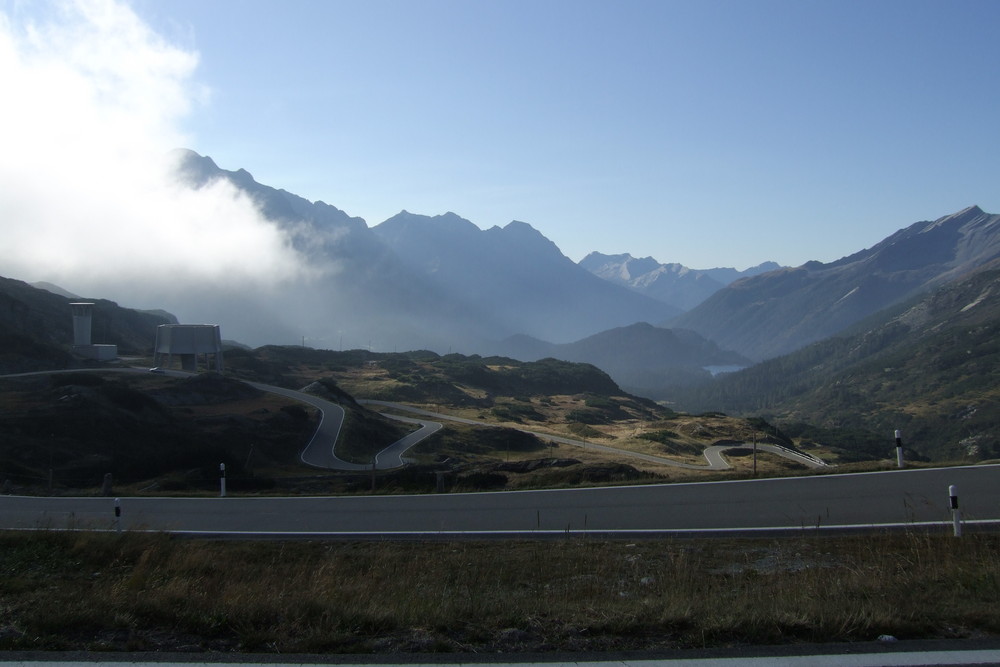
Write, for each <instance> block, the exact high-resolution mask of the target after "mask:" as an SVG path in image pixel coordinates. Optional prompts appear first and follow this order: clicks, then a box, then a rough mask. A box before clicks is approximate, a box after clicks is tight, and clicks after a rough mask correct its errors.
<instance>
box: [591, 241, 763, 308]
mask: <svg viewBox="0 0 1000 667" xmlns="http://www.w3.org/2000/svg"><path fill="white" fill-rule="evenodd" d="M580 266H582V267H583V268H585V269H587V270H588V271H590V272H591V273H593V274H594V275H596V276H599V277H601V278H604V279H605V280H607V281H609V282H612V283H615V284H616V285H623V286H625V287H628V288H630V289H632V290H634V291H636V292H639V293H640V294H645V295H647V296H651V297H653V298H654V299H657V300H658V301H663V302H664V303H668V304H670V305H672V306H675V307H677V308H679V309H680V310H683V311H687V310H690V309H692V308H694V307H695V306H697V305H698V304H699V303H701V302H702V301H704V300H705V299H707V298H708V297H710V296H712V295H713V294H715V293H716V292H718V291H719V290H720V289H722V288H723V287H725V286H726V285H728V284H730V283H732V282H734V281H736V280H739V279H740V278H746V277H749V276H755V275H757V274H760V273H766V272H768V271H774V270H776V269H780V268H781V266H779V265H778V264H777V263H776V262H764V263H763V264H759V265H757V266H754V267H751V268H749V269H746V270H745V271H737V270H736V269H733V268H716V269H703V270H699V269H690V268H688V267H686V266H684V265H683V264H676V263H672V264H661V263H660V262H658V261H657V260H655V259H653V258H652V257H643V258H641V259H637V258H635V257H633V256H632V255H629V254H627V253H626V254H622V255H605V254H603V253H600V252H596V251H595V252H592V253H590V254H589V255H587V256H586V257H584V258H583V259H581V260H580Z"/></svg>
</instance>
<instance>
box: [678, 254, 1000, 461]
mask: <svg viewBox="0 0 1000 667" xmlns="http://www.w3.org/2000/svg"><path fill="white" fill-rule="evenodd" d="M998 373H1000V260H995V261H993V262H989V263H987V264H985V265H983V266H981V267H979V268H977V269H975V270H973V271H971V272H970V273H968V274H966V275H964V276H963V277H961V278H957V279H955V280H951V281H947V282H944V283H942V284H939V285H938V286H936V287H935V288H933V289H931V290H929V291H926V292H922V293H920V294H917V295H915V296H912V297H911V298H909V299H906V300H904V301H901V302H899V303H897V304H895V305H894V306H891V307H889V308H885V309H883V310H881V311H879V312H878V313H876V314H874V315H872V316H870V317H868V318H866V319H864V320H862V321H860V322H858V323H856V324H854V325H853V326H852V327H850V328H848V329H847V330H844V331H842V332H841V333H840V334H839V335H837V336H834V337H831V338H827V339H825V340H822V341H819V342H816V343H813V344H812V345H808V346H806V347H804V348H802V349H800V350H797V351H795V352H792V353H790V354H787V355H784V356H781V357H776V358H774V359H770V360H767V361H765V362H762V363H759V364H756V365H754V366H751V367H750V368H747V369H745V370H742V371H739V372H736V373H732V374H727V375H725V376H722V377H720V378H718V379H717V380H716V381H715V382H713V383H711V384H706V385H702V386H701V387H699V388H697V389H694V390H692V391H689V392H687V393H686V395H684V396H678V397H677V398H679V400H680V404H681V405H682V406H683V407H685V408H687V409H691V410H696V411H698V410H706V409H710V410H723V411H728V412H732V413H744V414H746V413H753V414H764V415H780V416H781V419H783V420H784V421H785V422H786V423H796V422H798V423H800V424H809V425H810V426H809V427H808V429H805V428H803V429H802V430H801V432H799V433H797V435H803V434H807V433H811V434H813V435H814V437H818V438H820V439H822V438H823V435H824V432H825V431H827V430H829V429H838V430H839V431H841V433H843V432H844V431H853V432H855V433H858V434H864V433H876V434H881V438H880V439H875V440H874V441H872V440H870V439H867V438H865V437H864V436H860V437H859V440H858V442H856V443H855V446H854V449H855V450H861V451H864V450H866V449H867V450H868V451H867V452H866V453H867V454H869V455H873V454H874V455H878V454H879V453H881V455H883V456H884V455H886V453H887V452H888V450H889V449H890V448H891V444H890V443H891V439H892V435H893V432H894V431H895V430H896V429H901V430H902V432H903V437H904V440H905V442H906V443H907V446H908V447H913V448H914V449H917V450H919V451H920V452H921V453H923V454H925V455H928V456H931V457H933V458H937V459H950V460H969V459H971V460H981V459H990V458H997V457H1000V436H998V435H997V434H998V433H1000V381H998V380H1000V378H998ZM784 430H785V432H786V433H789V434H792V433H793V431H792V429H791V428H785V429H784ZM841 437H843V436H841ZM865 443H867V444H865Z"/></svg>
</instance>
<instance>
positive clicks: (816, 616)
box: [0, 533, 1000, 653]
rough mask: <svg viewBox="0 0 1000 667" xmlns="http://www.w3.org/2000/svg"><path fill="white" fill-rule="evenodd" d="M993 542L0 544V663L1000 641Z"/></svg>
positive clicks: (916, 537) (120, 539)
mask: <svg viewBox="0 0 1000 667" xmlns="http://www.w3.org/2000/svg"><path fill="white" fill-rule="evenodd" d="M998 547H1000V536H997V535H988V534H976V535H971V536H967V537H965V538H962V539H954V538H951V537H948V536H944V535H929V534H923V533H914V534H907V535H881V536H875V537H872V536H866V537H837V538H818V537H817V538H810V537H802V538H789V539H783V540H763V539H757V540H702V541H695V540H650V541H642V542H638V543H635V544H628V543H625V542H616V541H593V540H586V539H568V540H563V541H518V542H428V543H422V542H409V543H386V542H355V543H348V542H333V543H324V542H287V543H283V542H263V543H252V542H202V541H185V540H174V539H171V538H169V537H166V536H162V535H144V534H127V533H126V534H123V535H113V534H83V533H80V534H70V533H36V534H31V535H25V534H23V533H22V534H0V608H2V609H3V616H2V621H0V649H8V650H9V649H90V650H225V651H228V650H242V651H280V652H329V653H334V652H382V653H387V652H400V651H402V652H432V651H441V652H443V651H489V652H496V651H551V650H569V651H577V650H644V649H648V650H652V649H665V648H676V647H693V646H724V645H733V644H773V643H783V642H824V641H855V640H872V639H875V638H876V637H878V636H879V635H881V634H891V635H895V636H897V637H899V638H930V637H969V636H982V635H989V634H995V633H998V632H1000V611H998V609H997V606H996V601H997V600H998V599H1000V549H998Z"/></svg>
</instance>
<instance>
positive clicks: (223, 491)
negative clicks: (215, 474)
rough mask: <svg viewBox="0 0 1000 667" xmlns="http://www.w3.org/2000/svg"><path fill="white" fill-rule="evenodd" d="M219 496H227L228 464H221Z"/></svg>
mask: <svg viewBox="0 0 1000 667" xmlns="http://www.w3.org/2000/svg"><path fill="white" fill-rule="evenodd" d="M219 497H220V498H225V497H226V464H225V463H220V464H219Z"/></svg>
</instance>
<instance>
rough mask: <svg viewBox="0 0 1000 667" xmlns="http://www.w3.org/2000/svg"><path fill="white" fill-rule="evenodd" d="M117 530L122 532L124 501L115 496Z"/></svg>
mask: <svg viewBox="0 0 1000 667" xmlns="http://www.w3.org/2000/svg"><path fill="white" fill-rule="evenodd" d="M115 530H116V531H118V532H119V533H120V532H122V501H121V499H120V498H115Z"/></svg>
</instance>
